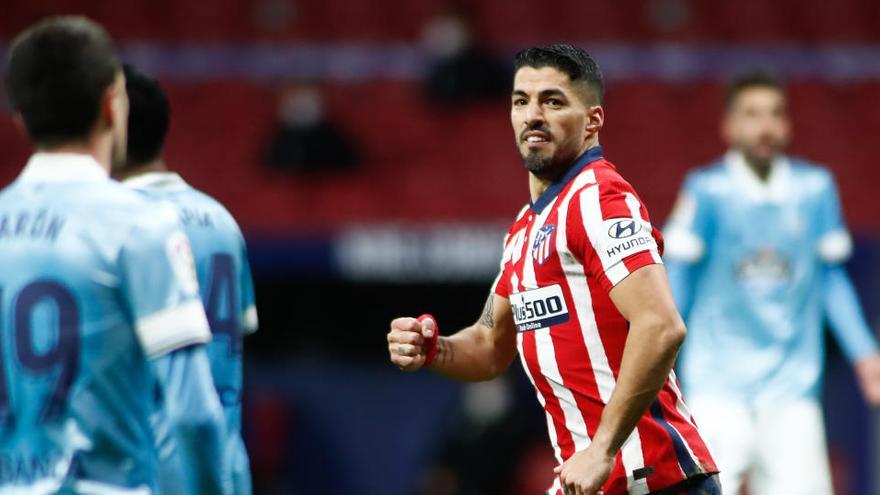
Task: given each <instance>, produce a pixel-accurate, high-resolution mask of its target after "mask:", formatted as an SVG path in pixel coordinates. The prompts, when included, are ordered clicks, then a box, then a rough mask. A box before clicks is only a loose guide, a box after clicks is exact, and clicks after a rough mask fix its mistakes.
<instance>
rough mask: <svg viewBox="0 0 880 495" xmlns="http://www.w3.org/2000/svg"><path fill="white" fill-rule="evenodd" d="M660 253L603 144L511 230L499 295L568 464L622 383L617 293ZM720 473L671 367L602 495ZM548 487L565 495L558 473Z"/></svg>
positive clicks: (622, 326)
mask: <svg viewBox="0 0 880 495" xmlns="http://www.w3.org/2000/svg"><path fill="white" fill-rule="evenodd" d="M662 249H663V240H662V237H661V235H660V232H659V231H658V230H657V229H654V228H653V227H652V226H651V223H650V220H649V218H648V211H647V209H646V208H645V206H644V204H642V202H641V200H640V199H639V197H638V195H637V194H636V193H635V190H634V189H633V188H632V186H631V185H630V184H629V183H627V182H626V181H625V180H623V178H622V177H621V176H620V174H618V173H617V170H616V169H615V168H614V166H613V165H612V164H611V163H609V162H608V161H606V160H605V159H603V158H602V150H601V148H599V147H595V148H592V149H590V150H588V151H587V152H586V153H585V154H584V155H583V156H582V157H581V158H580V159H579V160H578V161H577V163H575V165H574V166H573V167H572V168H571V170H570V171H569V172H568V173H567V174H566V175H565V177H563V178H562V180H560V181H559V182H558V183H555V184H553V185H551V186H550V187H549V188H548V189H547V190H546V191H545V192H544V194H543V195H542V196H541V197H540V198H538V200H537V201H536V202H535V203H534V204H530V205H528V206H527V207H525V208H523V210H522V211H521V212H520V214H519V216H518V218H517V219H516V221H515V222H514V223H513V225H512V226H511V228H510V231H509V233H508V236H507V237H506V239H505V246H504V256H503V259H502V262H501V273H500V274H499V276H498V279H497V280H496V282H495V285H494V291H495V293H496V294H498V295H499V296H501V297H505V298H508V299H509V300H510V303H511V308H512V310H513V313H514V321H515V322H516V325H517V330H518V333H517V344H518V348H519V355H520V359H521V360H522V364H523V368H524V369H525V371H526V374H527V375H528V376H529V378H530V379H531V381H532V384H533V385H534V386H535V389H536V392H537V395H538V401H539V402H540V403H541V405H542V406H543V407H544V410H545V412H546V415H547V427H548V430H549V434H550V441H551V443H552V444H553V448H554V450H555V453H556V457H557V459H558V460H559V462H560V463H561V462H563V461H565V460H566V459H568V458H569V457H570V456H571V455H572V454H574V453H575V452H577V451H580V450H583V449H586V448H587V446H589V444H590V439H591V438H592V436H593V434H594V433H595V432H596V428H597V427H598V425H599V420H600V417H601V414H602V410H603V408H604V407H605V404H606V403H607V402H608V400H609V399H610V398H611V394H612V392H613V391H614V388H615V384H616V380H617V376H618V372H619V370H620V361H621V358H622V356H623V349H624V344H625V342H626V338H627V333H628V331H629V323H628V322H627V321H626V320H625V319H624V318H623V316H621V314H620V312H619V311H618V310H617V308H616V307H615V306H614V303H613V302H612V301H611V298H610V297H609V295H608V294H609V291H611V289H612V288H613V287H614V286H615V285H617V284H618V283H620V281H622V280H623V279H624V278H626V276H627V275H629V274H630V273H632V272H633V271H635V270H638V269H639V268H641V267H643V266H646V265H650V264H654V263H662V261H661V259H660V254H661V252H662ZM714 472H717V469H716V467H715V463H714V461H713V460H712V457H711V455H710V454H709V451H708V449H707V448H706V445H705V444H704V442H703V440H702V439H701V438H700V433H699V431H698V430H697V426H696V425H695V423H694V421H693V418H692V417H691V414H690V412H689V411H688V407H687V405H685V403H684V400H683V399H682V395H681V391H680V390H679V386H678V383H677V380H676V378H675V374H674V372H673V373H670V375H669V379H668V380H667V381H666V384H665V386H664V387H663V389H662V390H661V391H660V394H659V396H658V397H657V399H656V400H655V401H654V403H653V404H652V405H651V407H650V408H649V410H648V411H646V412H645V414H644V416H643V417H642V418H641V419H640V420H639V423H638V426H637V428H636V429H635V430H634V431H633V433H632V434H631V435H630V437H629V438H628V439H627V441H626V442H625V443H624V444H623V447H622V449H621V451H620V452H619V453H618V455H617V464H616V465H615V468H614V471H613V472H612V474H611V477H610V478H609V480H608V482H607V483H606V484H605V493H606V494H607V495H619V494H626V493H628V494H646V493H649V492H651V491H654V490H658V489H662V488H666V487H669V486H672V485H674V484H676V483H679V482H681V481H683V480H685V479H687V478H690V477H692V476H695V475H699V474H703V473H714ZM550 493H552V494H561V493H562V491H561V489H560V487H559V480H558V479H557V480H556V482H555V484H554V487H553V488H552V489H551V492H550Z"/></svg>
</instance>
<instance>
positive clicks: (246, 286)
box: [239, 239, 259, 335]
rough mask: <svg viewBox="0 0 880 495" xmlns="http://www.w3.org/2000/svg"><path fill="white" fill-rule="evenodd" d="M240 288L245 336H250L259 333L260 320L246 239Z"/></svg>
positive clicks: (243, 245) (242, 255) (243, 246)
mask: <svg viewBox="0 0 880 495" xmlns="http://www.w3.org/2000/svg"><path fill="white" fill-rule="evenodd" d="M239 287H241V307H240V310H241V324H242V330H243V334H244V335H250V334H252V333H254V332H256V331H257V328H258V327H259V319H258V317H257V303H256V296H255V295H254V278H253V276H252V275H251V264H250V262H249V261H248V254H247V246H246V245H245V242H244V239H242V241H241V273H239Z"/></svg>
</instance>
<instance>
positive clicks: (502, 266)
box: [492, 233, 510, 299]
mask: <svg viewBox="0 0 880 495" xmlns="http://www.w3.org/2000/svg"><path fill="white" fill-rule="evenodd" d="M509 241H510V234H509V233H508V234H507V235H506V236H504V243H503V247H504V251H503V252H502V255H501V263H499V266H498V276H497V277H495V281H494V282H492V293H493V294H496V295H498V296H501V297H503V298H505V299H509V298H510V276H509V275H508V273H507V272H508V269H507V267H508V266H509V265H510V263H509V262H510V246H509V245H508V244H509Z"/></svg>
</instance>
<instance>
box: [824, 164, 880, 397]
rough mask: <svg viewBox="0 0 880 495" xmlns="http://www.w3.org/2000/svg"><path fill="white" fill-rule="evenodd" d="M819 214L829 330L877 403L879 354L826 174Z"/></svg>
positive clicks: (835, 191) (834, 193)
mask: <svg viewBox="0 0 880 495" xmlns="http://www.w3.org/2000/svg"><path fill="white" fill-rule="evenodd" d="M825 179H826V181H825V189H824V190H823V191H822V193H821V195H820V196H819V197H820V198H821V202H820V204H819V208H820V209H819V213H818V215H817V216H816V218H815V222H816V223H817V225H818V227H819V228H820V229H821V232H822V236H821V237H820V238H819V240H818V243H817V246H816V252H817V254H818V256H819V259H820V260H821V261H822V263H823V264H824V270H823V273H822V275H823V280H822V285H823V306H824V309H825V313H826V314H827V315H828V322H829V323H830V327H831V331H832V333H833V334H834V336H835V338H836V339H837V342H838V343H839V344H840V347H841V349H843V352H844V354H846V356H847V358H848V359H849V360H850V362H852V363H853V364H854V366H855V370H856V376H857V377H858V379H859V384H860V385H861V388H862V393H864V395H865V399H866V400H867V401H868V403H870V404H872V405H875V406H880V354H878V352H877V342H876V340H875V339H874V337H873V335H872V334H871V330H870V328H869V327H868V324H867V322H866V321H865V319H864V313H863V312H862V310H861V308H860V307H859V298H858V295H857V294H856V291H855V288H854V287H853V285H852V282H851V281H850V278H849V276H848V275H847V273H846V270H845V269H844V267H843V263H844V262H845V261H846V260H847V259H848V258H849V257H850V256H851V255H852V238H851V237H850V235H849V231H848V230H847V228H846V222H844V219H843V209H842V207H841V204H840V195H839V194H838V189H837V184H836V183H835V181H834V177H832V176H831V174H830V173H826V175H825Z"/></svg>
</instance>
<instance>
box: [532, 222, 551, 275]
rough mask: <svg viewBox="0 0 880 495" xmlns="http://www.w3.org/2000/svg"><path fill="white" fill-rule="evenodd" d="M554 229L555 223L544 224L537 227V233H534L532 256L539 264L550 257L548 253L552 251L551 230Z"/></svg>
mask: <svg viewBox="0 0 880 495" xmlns="http://www.w3.org/2000/svg"><path fill="white" fill-rule="evenodd" d="M555 230H556V225H555V224H554V225H545V226H543V227H541V228H540V229H538V233H537V234H536V235H535V242H534V244H532V258H534V260H535V261H537V262H538V264H539V265H543V264H544V262H545V261H547V258H549V257H550V253H551V252H553V231H555Z"/></svg>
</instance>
